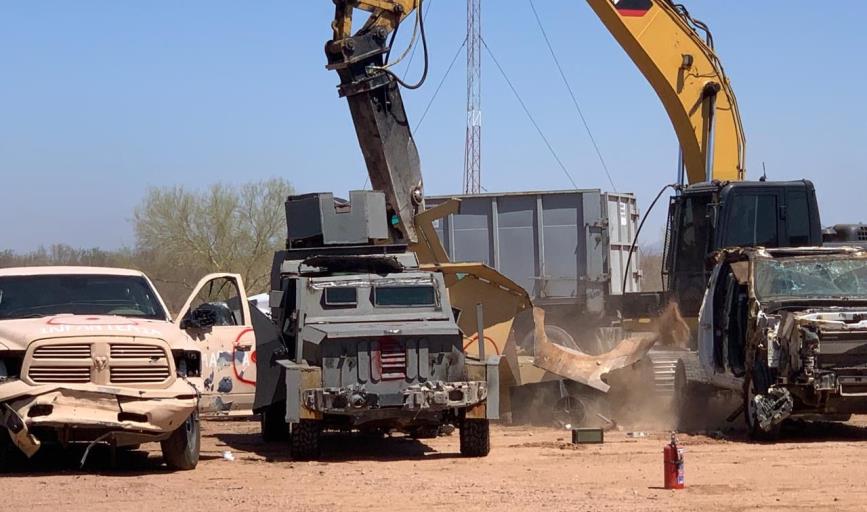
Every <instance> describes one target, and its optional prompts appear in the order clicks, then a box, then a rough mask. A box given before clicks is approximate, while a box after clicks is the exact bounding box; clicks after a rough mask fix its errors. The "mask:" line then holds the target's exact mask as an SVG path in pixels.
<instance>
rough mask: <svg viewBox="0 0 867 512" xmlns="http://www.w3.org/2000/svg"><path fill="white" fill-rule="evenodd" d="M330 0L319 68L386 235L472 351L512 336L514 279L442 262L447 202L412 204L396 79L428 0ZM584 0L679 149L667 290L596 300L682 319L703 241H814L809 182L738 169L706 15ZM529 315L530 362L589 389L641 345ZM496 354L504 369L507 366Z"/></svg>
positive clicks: (734, 126)
mask: <svg viewBox="0 0 867 512" xmlns="http://www.w3.org/2000/svg"><path fill="white" fill-rule="evenodd" d="M333 1H334V3H335V6H336V10H335V17H334V20H333V22H332V30H333V36H332V39H331V40H330V41H328V43H327V44H326V46H325V53H326V55H327V58H328V68H329V69H332V70H334V71H336V72H337V73H338V75H339V77H340V85H339V88H338V90H339V94H340V95H341V96H342V97H345V98H346V99H347V101H348V103H349V107H350V112H351V114H352V119H353V122H354V124H355V131H356V134H357V137H358V142H359V145H360V147H361V150H362V153H363V155H364V159H365V163H366V165H367V169H368V173H369V176H370V180H371V184H372V186H373V189H374V190H379V191H382V192H384V193H385V195H386V201H387V209H388V215H389V218H390V225H391V227H392V238H393V239H394V240H400V241H404V242H406V243H408V244H409V245H410V246H411V247H412V248H413V250H415V251H416V252H417V254H418V255H419V260H420V261H421V262H423V263H425V264H427V265H428V268H429V269H431V270H434V271H440V272H444V273H445V274H446V276H447V283H449V284H450V296H451V298H452V303H453V304H456V305H457V307H458V308H460V309H461V310H462V311H463V313H462V314H461V318H460V320H459V324H460V325H461V328H462V330H463V331H464V333H465V336H467V338H468V339H469V340H473V339H475V340H476V341H479V340H482V341H481V342H479V343H477V348H476V349H475V350H476V351H480V352H481V353H484V351H485V350H486V347H485V345H486V342H485V341H484V340H487V339H489V338H490V339H491V341H492V344H493V345H497V344H499V346H500V347H503V346H514V344H513V343H512V344H506V343H505V341H506V338H507V337H508V331H509V328H510V326H511V325H512V321H513V319H514V315H515V314H516V313H517V312H519V311H521V310H524V309H526V308H528V307H529V301H528V299H527V294H526V292H524V293H521V292H522V290H521V289H520V287H518V286H517V285H515V284H514V283H513V282H511V281H509V280H508V279H506V278H505V277H504V276H502V275H500V274H498V273H497V272H496V271H494V270H493V269H490V268H486V267H484V266H483V265H475V266H467V264H456V263H450V262H449V261H448V259H447V257H446V255H445V251H443V250H442V246H441V245H440V242H439V240H438V239H437V236H436V233H435V231H434V230H433V227H432V222H433V221H434V220H435V219H437V218H440V217H443V216H445V215H448V214H449V213H454V212H456V211H457V209H458V205H457V203H456V202H450V203H446V204H443V205H440V206H438V207H437V208H435V209H433V210H428V211H425V204H424V185H423V180H422V175H421V165H420V160H419V156H418V151H417V149H416V146H415V142H414V140H413V137H412V133H411V131H410V124H409V122H408V119H407V115H406V111H405V109H404V105H403V99H402V97H401V88H407V89H416V88H418V87H420V86H421V85H422V83H423V82H424V78H425V77H426V76H427V70H428V47H427V37H426V33H425V26H424V18H423V16H421V12H422V11H421V8H422V6H423V4H424V2H425V1H430V0H333ZM587 2H588V4H589V5H590V7H591V8H592V9H593V11H594V12H595V13H596V15H597V16H598V17H599V19H600V20H601V21H602V22H603V24H604V25H605V26H606V28H607V29H608V30H609V31H610V32H611V34H612V35H613V36H614V38H615V39H616V40H617V41H618V43H619V44H620V45H621V47H623V49H624V50H625V51H626V53H627V55H629V57H630V58H631V59H632V60H633V62H634V63H635V64H636V66H637V67H638V69H639V70H640V71H641V72H642V74H643V75H644V76H645V78H646V79H647V80H648V82H649V83H650V85H651V86H652V87H653V89H654V91H655V92H656V93H657V95H658V96H659V98H660V100H661V102H662V104H663V106H664V108H665V110H666V112H667V114H668V116H669V118H670V120H671V122H672V125H673V128H674V130H675V133H676V135H677V138H678V140H679V142H680V150H681V159H680V160H681V165H680V171H679V174H680V179H679V180H678V182H677V183H675V184H673V185H669V186H667V187H665V188H663V190H662V191H660V195H659V196H657V199H659V198H660V197H661V196H662V194H663V192H664V190H665V189H666V188H669V187H671V188H672V189H673V190H674V194H673V196H672V197H671V198H670V202H669V215H668V229H667V234H666V240H665V242H666V243H665V259H664V270H663V272H664V274H665V275H664V283H665V284H666V288H667V289H666V290H665V291H664V292H662V293H644V294H623V295H622V296H621V297H619V298H617V297H614V296H612V297H610V299H611V301H612V303H611V304H609V309H610V310H611V311H614V310H616V311H617V312H618V314H619V315H621V316H623V317H628V318H637V317H639V316H648V315H650V316H653V315H656V314H658V312H659V311H660V310H661V309H662V307H663V306H664V305H665V304H667V303H669V302H672V301H673V302H678V303H679V304H680V305H681V310H682V312H683V314H684V316H686V317H693V318H694V317H696V316H697V313H698V307H699V305H700V303H701V296H702V294H703V292H704V289H705V287H706V283H707V279H708V276H707V271H706V270H705V261H706V258H707V256H708V255H709V254H711V253H712V252H714V251H715V250H717V249H720V248H723V247H727V246H735V245H737V246H747V245H763V246H768V247H776V246H793V245H820V244H821V229H820V224H819V213H818V207H817V203H816V195H815V191H814V188H813V185H812V184H811V183H810V182H809V181H806V180H803V181H795V182H770V181H766V180H761V181H757V182H747V181H744V178H745V175H746V169H745V146H746V144H745V137H744V131H743V127H742V125H741V119H740V114H739V112H738V106H737V100H736V98H735V95H734V92H733V91H732V88H731V84H730V82H729V79H728V77H727V76H726V73H725V70H724V69H723V66H722V64H721V62H720V60H719V58H718V57H717V55H716V53H715V52H714V48H713V37H712V35H711V33H710V30H709V29H708V27H707V26H706V25H705V24H703V23H702V22H700V21H698V20H696V19H694V18H693V17H692V16H691V15H690V13H689V12H688V11H687V9H686V8H685V7H684V6H682V5H680V4H676V3H674V2H671V1H670V0H587ZM357 11H366V12H367V13H369V17H368V18H367V19H366V20H365V22H364V23H363V24H362V25H361V27H360V28H358V29H357V30H354V29H353V15H354V14H355V13H356V12H357ZM414 12H415V13H416V15H415V16H412V17H411V14H413V13H414ZM403 25H411V27H410V29H411V30H412V38H411V45H412V44H421V47H422V51H423V55H424V73H423V75H422V79H421V80H420V82H419V83H414V84H410V83H406V82H404V81H403V80H402V79H401V78H400V77H399V76H397V75H396V74H395V73H394V72H393V67H394V65H395V64H397V63H398V62H400V61H401V60H402V59H403V57H405V56H406V55H407V51H406V50H404V51H403V52H398V51H397V50H395V51H393V50H394V49H393V48H392V45H393V42H394V40H395V36H396V34H397V32H398V30H399V29H400V28H401V27H402V26H403ZM398 53H400V55H398ZM392 57H394V58H392ZM655 202H656V201H654V203H655ZM462 265H464V266H462ZM505 298H508V300H504V299H505ZM615 300H616V302H614V301H615ZM474 303H478V304H482V305H483V306H484V308H483V309H484V310H485V312H486V313H485V318H484V322H482V321H480V319H479V318H477V317H476V316H475V315H474V313H473V312H474V311H480V310H481V309H480V308H472V307H471V306H472V305H474ZM488 312H490V313H491V314H490V315H489V314H488ZM537 320H539V321H541V320H542V318H540V317H537ZM539 323H540V322H537V325H536V349H537V354H536V356H537V364H538V365H539V366H540V367H542V368H544V369H546V370H548V371H550V372H553V373H557V374H558V375H560V376H563V377H567V378H570V379H572V380H576V381H578V382H582V383H584V384H588V385H590V386H591V387H595V388H596V389H600V390H606V389H607V385H605V384H604V383H603V382H602V380H601V374H603V373H604V371H602V370H605V371H607V370H611V369H616V368H617V367H623V366H625V365H629V364H632V363H634V362H635V361H636V360H637V359H639V358H640V357H641V356H642V355H643V354H644V353H646V352H647V350H648V349H649V344H648V342H647V340H646V339H633V340H632V341H633V343H627V344H625V345H622V346H620V347H618V349H616V350H617V353H611V354H602V355H599V356H593V357H590V356H587V355H584V354H580V353H570V352H569V351H567V350H565V349H562V347H554V346H552V345H551V344H547V343H545V346H544V347H542V348H543V350H541V351H540V350H539V348H540V347H539V344H540V339H541V340H542V341H543V342H544V338H545V335H544V327H542V328H541V329H540V326H539ZM477 326H478V328H477ZM483 330H484V334H483V332H482V331H483ZM495 348H496V347H490V349H495ZM508 355H509V354H506V356H507V357H506V359H507V360H509V357H508ZM609 356H610V357H609ZM615 360H616V361H618V362H616V363H615V362H614V361H615ZM510 364H512V374H513V375H516V374H518V373H519V372H517V369H516V368H515V364H514V363H510ZM594 368H595V371H594V370H593V369H594ZM504 380H505V381H508V379H504Z"/></svg>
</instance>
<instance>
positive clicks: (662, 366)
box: [647, 349, 682, 399]
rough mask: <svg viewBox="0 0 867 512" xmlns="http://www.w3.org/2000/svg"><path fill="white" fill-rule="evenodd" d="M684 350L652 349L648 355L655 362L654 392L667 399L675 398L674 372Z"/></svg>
mask: <svg viewBox="0 0 867 512" xmlns="http://www.w3.org/2000/svg"><path fill="white" fill-rule="evenodd" d="M681 354H682V352H681V351H677V350H656V349H654V350H651V351H650V352H648V354H647V356H648V357H649V358H650V361H651V362H652V363H653V389H654V393H655V394H656V395H657V396H659V397H661V398H666V399H673V398H674V372H675V369H676V368H677V360H678V359H679V358H680V356H681Z"/></svg>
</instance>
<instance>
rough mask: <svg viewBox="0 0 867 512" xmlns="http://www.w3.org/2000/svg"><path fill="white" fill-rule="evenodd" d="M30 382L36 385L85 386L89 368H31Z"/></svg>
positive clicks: (87, 380) (88, 379) (88, 376)
mask: <svg viewBox="0 0 867 512" xmlns="http://www.w3.org/2000/svg"><path fill="white" fill-rule="evenodd" d="M29 375H30V380H32V381H33V382H35V383H37V384H53V383H59V384H86V383H88V382H90V368H84V367H71V366H33V367H31V368H30V373H29Z"/></svg>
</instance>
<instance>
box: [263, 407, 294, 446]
mask: <svg viewBox="0 0 867 512" xmlns="http://www.w3.org/2000/svg"><path fill="white" fill-rule="evenodd" d="M259 424H260V427H261V431H262V440H263V441H265V442H266V443H275V442H278V441H285V440H286V439H287V437H288V436H289V424H288V423H286V402H285V401H282V400H281V401H279V402H277V403H275V404H271V405H269V406H268V407H266V408H265V409H263V410H262V412H260V413H259Z"/></svg>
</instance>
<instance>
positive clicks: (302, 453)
mask: <svg viewBox="0 0 867 512" xmlns="http://www.w3.org/2000/svg"><path fill="white" fill-rule="evenodd" d="M321 438H322V422H321V421H318V420H301V421H300V422H299V423H293V424H292V425H291V431H290V432H289V452H290V455H292V458H293V459H295V460H313V459H318V458H319V454H320V453H321V448H320V446H319V441H320V439H321Z"/></svg>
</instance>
